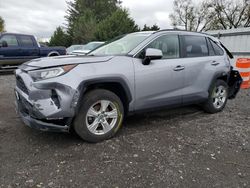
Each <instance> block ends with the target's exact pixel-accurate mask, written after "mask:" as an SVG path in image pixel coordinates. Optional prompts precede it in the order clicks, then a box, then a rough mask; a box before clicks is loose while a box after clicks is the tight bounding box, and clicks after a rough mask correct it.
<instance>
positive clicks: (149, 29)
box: [142, 24, 160, 31]
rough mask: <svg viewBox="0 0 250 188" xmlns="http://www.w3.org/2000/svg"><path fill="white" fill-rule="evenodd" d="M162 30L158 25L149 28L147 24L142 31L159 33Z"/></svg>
mask: <svg viewBox="0 0 250 188" xmlns="http://www.w3.org/2000/svg"><path fill="white" fill-rule="evenodd" d="M158 30H160V27H159V26H158V25H156V24H154V25H153V26H151V27H150V26H147V25H146V24H145V25H144V27H143V29H142V31H158Z"/></svg>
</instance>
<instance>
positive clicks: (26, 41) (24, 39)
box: [20, 36, 34, 47]
mask: <svg viewBox="0 0 250 188" xmlns="http://www.w3.org/2000/svg"><path fill="white" fill-rule="evenodd" d="M20 43H21V46H25V47H33V46H34V43H33V40H32V38H31V37H29V36H20Z"/></svg>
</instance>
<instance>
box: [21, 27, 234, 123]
mask: <svg viewBox="0 0 250 188" xmlns="http://www.w3.org/2000/svg"><path fill="white" fill-rule="evenodd" d="M172 34H175V35H176V34H178V35H182V34H184V35H200V36H207V35H205V34H197V33H191V32H181V31H162V32H156V33H152V34H151V35H150V36H149V37H148V38H147V39H146V40H145V41H143V42H142V43H141V44H139V45H138V46H137V47H136V48H135V49H134V50H132V51H131V52H129V54H128V55H127V56H103V57H90V56H85V57H84V56H68V57H67V56H65V57H53V58H43V59H38V60H33V61H30V62H27V63H25V64H24V65H23V66H20V68H19V69H18V70H17V71H16V75H18V76H20V77H21V78H22V79H23V81H24V83H25V85H26V87H27V88H28V90H29V95H27V94H25V93H24V92H22V91H21V90H20V89H19V88H18V87H16V90H17V92H18V93H19V95H20V96H21V97H23V98H24V99H25V100H26V101H27V102H28V103H29V104H30V105H31V106H32V109H29V110H31V111H32V113H33V111H34V112H35V113H34V115H35V117H36V118H38V119H44V118H48V119H60V118H65V117H67V118H68V117H70V118H73V117H74V116H75V114H76V106H77V103H78V102H79V100H80V99H79V96H81V95H80V94H79V93H81V91H80V88H81V87H79V86H80V85H81V84H82V83H84V82H87V81H89V80H94V79H95V80H102V79H103V80H106V79H109V78H119V79H120V80H123V81H124V83H126V85H127V86H128V88H129V91H130V93H131V98H132V100H131V101H130V103H129V107H128V110H129V112H134V111H140V110H145V109H150V108H158V107H162V106H172V105H182V104H185V103H186V104H187V103H192V102H195V101H202V100H206V99H207V97H208V90H209V87H210V84H211V83H212V80H213V78H214V77H215V75H217V74H218V73H223V74H224V73H225V74H228V73H229V71H230V64H229V60H228V58H227V56H226V53H225V55H224V56H210V57H195V58H176V59H159V60H152V61H151V63H150V64H149V65H143V64H142V60H141V59H139V58H136V54H137V53H138V52H139V51H140V50H141V49H143V48H144V47H145V46H146V45H147V44H148V43H150V42H151V41H153V40H154V39H156V38H158V37H159V36H162V35H172ZM211 39H212V40H215V41H217V39H216V38H214V37H211ZM214 61H216V62H218V64H217V65H213V62H214ZM68 64H78V65H77V66H76V67H75V68H74V69H72V70H71V71H69V72H68V73H66V74H64V75H61V76H59V77H56V78H51V79H47V80H42V81H37V82H33V80H32V79H31V78H30V76H29V74H27V71H30V70H34V69H40V68H47V67H53V66H59V65H68ZM178 67H183V68H181V69H179V68H178ZM176 68H178V69H176ZM52 89H53V90H55V91H56V93H57V94H58V96H59V101H60V104H61V106H60V107H59V108H58V107H57V106H56V105H55V103H54V101H53V100H52V99H51V91H52ZM17 102H18V101H17ZM27 119H28V120H30V122H34V121H33V120H32V117H29V118H25V120H26V121H27ZM41 124H42V123H41ZM36 125H37V122H36ZM46 126H47V124H46ZM53 126H54V125H52V127H53ZM68 126H70V125H68Z"/></svg>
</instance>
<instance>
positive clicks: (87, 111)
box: [73, 89, 124, 143]
mask: <svg viewBox="0 0 250 188" xmlns="http://www.w3.org/2000/svg"><path fill="white" fill-rule="evenodd" d="M123 117H124V108H123V104H122V102H121V100H120V98H119V97H118V96H117V95H115V94H114V93H112V92H111V91H108V90H104V89H96V90H92V91H90V92H88V93H87V94H85V95H84V97H83V99H82V101H81V106H80V109H79V112H78V114H77V116H76V118H75V120H74V124H73V126H74V129H75V132H76V133H77V134H78V135H79V136H80V137H81V138H82V139H83V140H85V141H88V142H93V143H96V142H101V141H103V140H107V139H110V138H112V137H113V136H114V135H115V134H116V133H117V131H118V130H119V129H120V128H121V126H122V121H123Z"/></svg>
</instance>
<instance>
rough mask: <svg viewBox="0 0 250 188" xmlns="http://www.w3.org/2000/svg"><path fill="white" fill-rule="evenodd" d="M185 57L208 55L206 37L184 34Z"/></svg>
mask: <svg viewBox="0 0 250 188" xmlns="http://www.w3.org/2000/svg"><path fill="white" fill-rule="evenodd" d="M183 39H184V40H183V42H184V44H183V45H184V55H185V57H203V56H208V47H207V41H206V38H205V37H200V36H183Z"/></svg>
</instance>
